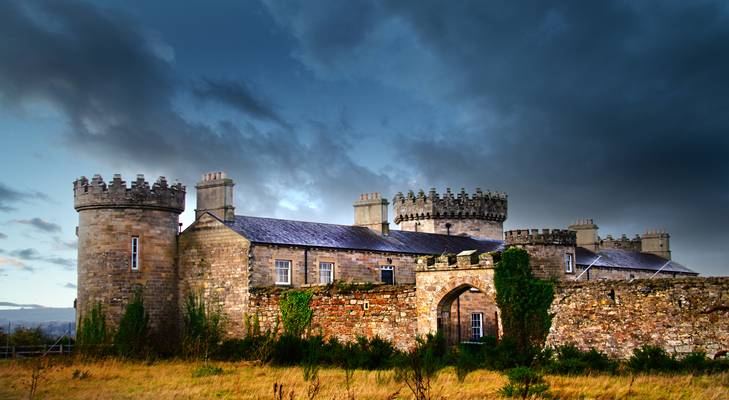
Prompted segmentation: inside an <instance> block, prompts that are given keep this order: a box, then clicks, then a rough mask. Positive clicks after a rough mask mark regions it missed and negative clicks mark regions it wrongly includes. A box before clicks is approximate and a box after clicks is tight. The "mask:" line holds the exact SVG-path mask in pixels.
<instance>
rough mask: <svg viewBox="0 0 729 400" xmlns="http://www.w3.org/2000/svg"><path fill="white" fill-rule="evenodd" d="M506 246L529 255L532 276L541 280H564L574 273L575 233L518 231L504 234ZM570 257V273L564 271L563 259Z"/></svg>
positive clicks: (536, 230)
mask: <svg viewBox="0 0 729 400" xmlns="http://www.w3.org/2000/svg"><path fill="white" fill-rule="evenodd" d="M505 238H506V245H507V246H509V247H518V248H521V249H524V250H526V251H527V253H529V263H530V265H531V267H532V274H533V275H534V276H535V277H537V278H542V279H549V278H555V279H566V278H567V277H568V276H570V275H574V271H575V262H574V260H575V232H573V231H568V230H564V229H542V230H541V231H540V230H539V229H518V230H512V231H508V232H506V235H505ZM567 255H571V256H572V260H573V262H572V271H573V272H567V271H566V270H565V257H566V256H567Z"/></svg>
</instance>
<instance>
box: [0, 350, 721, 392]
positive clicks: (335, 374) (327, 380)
mask: <svg viewBox="0 0 729 400" xmlns="http://www.w3.org/2000/svg"><path fill="white" fill-rule="evenodd" d="M204 365H207V366H206V367H203V366H204ZM34 366H35V361H34V360H13V361H9V360H5V361H2V362H0V398H2V399H24V398H28V390H29V386H30V383H31V379H32V375H33V371H34ZM44 367H45V368H44V369H43V370H42V371H41V372H40V376H39V378H38V383H37V390H36V397H37V398H41V399H64V400H65V399H69V398H73V399H107V398H109V399H111V398H113V399H132V398H134V399H172V398H175V399H193V398H220V399H272V398H274V392H273V390H274V384H282V385H283V392H284V395H283V398H284V399H289V398H290V393H291V392H292V391H293V393H294V396H293V398H295V399H309V398H316V399H327V400H329V399H347V400H349V399H352V398H354V399H388V398H390V399H410V398H412V397H413V395H412V393H410V391H409V390H408V389H407V387H406V386H405V384H404V383H403V382H399V381H398V380H397V379H396V376H395V372H394V371H392V370H386V371H363V370H357V371H354V373H353V374H352V376H351V378H350V379H349V382H350V384H349V391H348V390H347V376H346V375H347V374H346V372H345V370H342V369H322V370H320V371H319V372H318V376H319V385H320V386H319V389H318V392H317V393H315V396H314V397H310V396H309V394H310V392H311V388H312V382H311V381H305V380H304V375H305V373H304V372H305V371H304V370H303V369H302V368H300V367H285V368H276V367H271V366H263V365H258V364H255V363H250V362H212V363H209V364H203V363H202V362H189V361H183V360H165V361H156V362H145V361H122V360H118V359H103V360H98V361H84V360H81V359H78V358H76V359H74V358H71V357H65V358H52V359H50V360H49V361H47V363H46V365H45V366H44ZM205 371H208V372H207V373H205ZM545 380H546V381H547V382H548V383H549V385H550V393H551V396H552V397H553V398H559V399H707V400H711V399H726V398H729V373H721V374H716V375H711V376H706V375H700V376H694V375H662V374H658V375H602V374H597V375H587V376H557V375H547V376H545ZM506 382H507V380H506V378H505V377H504V376H503V375H502V374H500V373H498V372H493V371H486V370H479V371H475V372H472V373H470V374H469V375H468V376H467V377H466V378H465V380H464V381H463V382H462V383H461V382H458V377H457V375H456V373H455V371H454V369H453V368H450V367H449V368H446V369H445V370H443V371H442V372H441V373H440V374H438V375H437V377H436V378H435V379H434V381H433V382H432V386H433V392H434V394H435V395H436V396H438V397H444V398H448V399H459V400H464V399H484V398H487V399H488V398H500V394H499V390H500V388H501V387H502V386H504V384H505V383H506ZM277 387H278V386H277ZM276 398H277V397H276ZM434 398H436V397H434Z"/></svg>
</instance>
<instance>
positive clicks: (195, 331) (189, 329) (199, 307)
mask: <svg viewBox="0 0 729 400" xmlns="http://www.w3.org/2000/svg"><path fill="white" fill-rule="evenodd" d="M223 322H224V321H223V316H222V314H221V313H220V311H219V310H218V309H216V308H213V307H212V306H211V305H209V304H206V302H205V298H204V297H203V295H202V293H199V294H195V293H190V294H189V295H188V296H187V301H186V302H185V312H184V314H183V328H182V352H183V355H184V356H186V357H192V358H198V357H203V358H204V359H205V360H207V359H208V356H209V355H210V352H211V351H212V350H213V349H214V347H215V346H217V345H218V343H219V342H220V339H221V338H222V336H223Z"/></svg>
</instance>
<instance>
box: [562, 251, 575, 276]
mask: <svg viewBox="0 0 729 400" xmlns="http://www.w3.org/2000/svg"><path fill="white" fill-rule="evenodd" d="M573 261H574V258H573V256H572V254H569V253H567V254H565V255H564V272H566V273H568V274H571V273H572V272H574V266H573Z"/></svg>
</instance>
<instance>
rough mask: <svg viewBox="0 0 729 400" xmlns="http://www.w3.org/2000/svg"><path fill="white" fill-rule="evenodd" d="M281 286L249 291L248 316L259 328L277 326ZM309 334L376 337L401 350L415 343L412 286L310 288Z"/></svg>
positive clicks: (353, 337) (350, 339) (338, 336)
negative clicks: (255, 319)
mask: <svg viewBox="0 0 729 400" xmlns="http://www.w3.org/2000/svg"><path fill="white" fill-rule="evenodd" d="M283 290H284V289H281V288H260V289H253V290H251V295H250V305H249V315H250V316H251V317H253V316H254V315H257V316H258V321H259V324H260V327H261V330H262V331H273V330H274V329H277V328H278V329H280V328H281V326H280V324H279V323H278V322H277V321H280V318H281V316H280V307H279V301H280V296H281V293H282V291H283ZM308 290H311V291H313V292H314V296H313V298H312V301H311V308H312V310H313V316H312V323H311V333H313V334H321V335H323V336H324V337H325V338H331V337H336V338H337V339H339V340H341V341H344V342H352V341H355V340H357V337H359V336H364V337H368V338H372V337H375V336H379V337H380V338H382V339H385V340H388V341H390V342H392V343H393V345H394V346H395V347H396V348H398V349H401V350H407V349H410V348H412V347H413V346H414V345H415V337H416V321H417V315H416V307H415V304H416V302H415V288H414V286H413V285H398V286H392V285H379V286H377V287H375V288H373V289H370V290H358V289H353V290H351V291H347V292H340V293H338V292H337V291H336V289H335V288H333V287H331V286H329V287H313V288H309V289H308Z"/></svg>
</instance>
